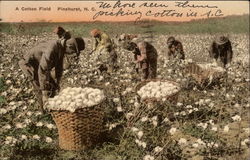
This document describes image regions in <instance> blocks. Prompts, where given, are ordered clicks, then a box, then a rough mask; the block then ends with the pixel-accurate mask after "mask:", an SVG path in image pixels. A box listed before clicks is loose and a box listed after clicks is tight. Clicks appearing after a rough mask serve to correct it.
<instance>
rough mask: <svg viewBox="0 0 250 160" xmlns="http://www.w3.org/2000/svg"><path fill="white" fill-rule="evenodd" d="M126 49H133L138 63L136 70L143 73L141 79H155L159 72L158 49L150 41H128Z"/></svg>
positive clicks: (125, 45)
mask: <svg viewBox="0 0 250 160" xmlns="http://www.w3.org/2000/svg"><path fill="white" fill-rule="evenodd" d="M123 47H124V49H126V50H129V51H132V53H133V54H134V60H135V63H136V66H137V67H136V72H137V73H140V74H141V79H142V80H146V79H154V78H156V74H157V73H156V72H157V56H158V55H157V50H156V49H155V48H154V46H153V45H151V44H150V43H148V42H144V41H142V42H139V43H135V42H131V41H129V42H127V43H125V44H124V45H123Z"/></svg>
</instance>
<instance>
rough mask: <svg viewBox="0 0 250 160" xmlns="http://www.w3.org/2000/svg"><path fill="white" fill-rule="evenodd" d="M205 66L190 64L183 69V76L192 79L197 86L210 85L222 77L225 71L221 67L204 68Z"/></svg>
mask: <svg viewBox="0 0 250 160" xmlns="http://www.w3.org/2000/svg"><path fill="white" fill-rule="evenodd" d="M205 65H206V64H196V63H190V64H188V65H187V66H186V67H185V69H184V74H188V75H190V76H191V77H193V78H194V80H195V81H196V82H197V83H198V84H199V85H205V84H208V85H209V84H211V83H212V82H214V81H215V80H217V79H219V78H221V77H223V75H224V73H225V70H224V69H223V68H221V67H212V66H211V67H205Z"/></svg>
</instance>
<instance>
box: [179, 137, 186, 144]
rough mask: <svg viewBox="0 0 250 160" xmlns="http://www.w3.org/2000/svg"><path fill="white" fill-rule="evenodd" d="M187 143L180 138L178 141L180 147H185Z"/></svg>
mask: <svg viewBox="0 0 250 160" xmlns="http://www.w3.org/2000/svg"><path fill="white" fill-rule="evenodd" d="M186 143H187V140H186V139H185V138H180V139H179V141H178V144H179V145H185V144H186Z"/></svg>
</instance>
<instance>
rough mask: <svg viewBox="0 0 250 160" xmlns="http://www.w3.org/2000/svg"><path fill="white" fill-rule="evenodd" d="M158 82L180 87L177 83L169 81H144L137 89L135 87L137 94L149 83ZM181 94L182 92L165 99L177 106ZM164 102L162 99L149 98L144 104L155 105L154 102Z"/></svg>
mask: <svg viewBox="0 0 250 160" xmlns="http://www.w3.org/2000/svg"><path fill="white" fill-rule="evenodd" d="M152 81H153V82H157V81H161V82H169V83H172V84H174V85H176V86H179V87H180V85H179V84H178V83H176V82H173V81H169V80H162V79H151V80H146V81H142V82H140V83H139V84H138V85H137V86H136V87H135V90H136V92H137V91H139V90H140V89H141V88H142V87H143V86H145V85H146V84H147V83H149V82H152ZM179 93H180V90H179V91H178V92H176V93H174V94H172V95H169V96H166V97H164V98H166V100H168V101H169V102H170V103H173V104H176V103H177V101H178V96H179ZM161 101H162V98H147V99H144V100H143V102H145V103H154V102H161Z"/></svg>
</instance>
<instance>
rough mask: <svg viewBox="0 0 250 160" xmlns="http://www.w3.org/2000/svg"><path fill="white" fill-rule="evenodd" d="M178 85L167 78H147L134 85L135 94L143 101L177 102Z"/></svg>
mask: <svg viewBox="0 0 250 160" xmlns="http://www.w3.org/2000/svg"><path fill="white" fill-rule="evenodd" d="M180 89H181V88H180V85H179V84H178V83H176V82H173V81H168V80H159V79H154V80H149V81H143V82H141V83H139V84H138V85H137V87H136V90H137V94H138V95H139V96H140V97H141V100H142V101H144V102H156V101H158V102H160V101H161V102H165V101H170V102H172V103H175V102H177V99H178V94H179V92H180Z"/></svg>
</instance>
